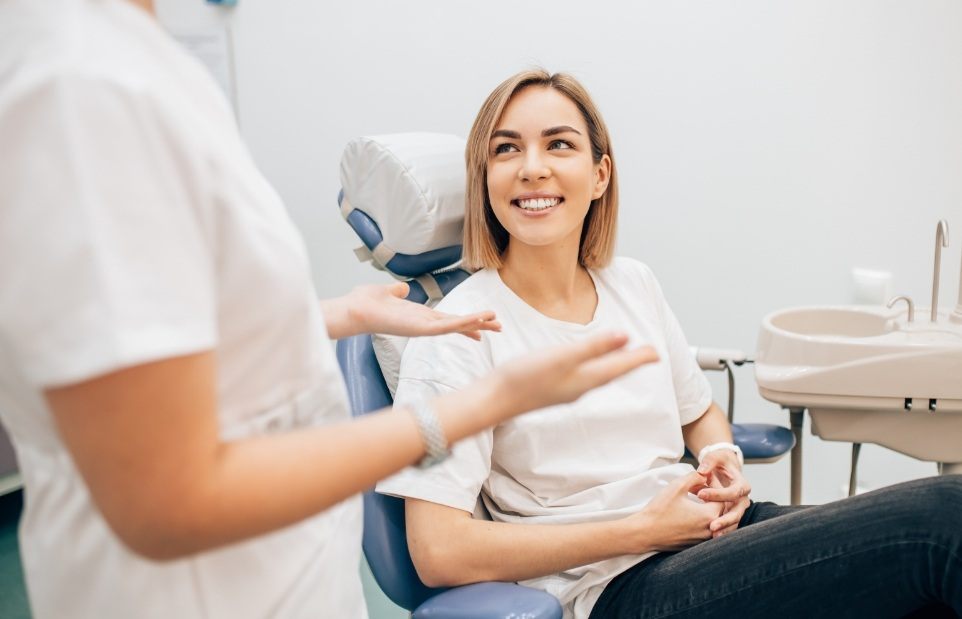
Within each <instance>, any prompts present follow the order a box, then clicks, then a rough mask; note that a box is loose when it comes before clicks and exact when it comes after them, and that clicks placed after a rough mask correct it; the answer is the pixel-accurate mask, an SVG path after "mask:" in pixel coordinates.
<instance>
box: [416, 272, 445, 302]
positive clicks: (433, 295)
mask: <svg viewBox="0 0 962 619" xmlns="http://www.w3.org/2000/svg"><path fill="white" fill-rule="evenodd" d="M414 281H416V282H417V283H419V284H421V288H424V293H425V294H426V295H428V303H429V304H432V303H435V302H437V301H440V300H441V299H443V298H444V292H443V291H442V290H441V286H440V285H438V280H436V279H434V276H433V275H431V274H430V273H425V274H424V275H421V276H420V277H415V278H414Z"/></svg>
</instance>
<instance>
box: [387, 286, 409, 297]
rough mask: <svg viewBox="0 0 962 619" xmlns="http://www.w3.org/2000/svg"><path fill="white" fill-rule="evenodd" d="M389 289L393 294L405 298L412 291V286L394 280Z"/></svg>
mask: <svg viewBox="0 0 962 619" xmlns="http://www.w3.org/2000/svg"><path fill="white" fill-rule="evenodd" d="M387 291H388V293H389V294H390V295H391V296H394V297H397V298H399V299H403V298H405V297H406V296H408V293H409V292H411V287H410V286H409V285H408V284H407V283H406V282H394V283H393V284H391V285H389V286H388V287H387Z"/></svg>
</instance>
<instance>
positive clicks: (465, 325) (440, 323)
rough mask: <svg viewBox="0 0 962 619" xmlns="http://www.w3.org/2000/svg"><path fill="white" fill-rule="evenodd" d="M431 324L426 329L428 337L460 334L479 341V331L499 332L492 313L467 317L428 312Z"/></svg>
mask: <svg viewBox="0 0 962 619" xmlns="http://www.w3.org/2000/svg"><path fill="white" fill-rule="evenodd" d="M428 311H429V312H431V314H430V315H431V317H432V319H433V322H432V324H431V326H430V328H429V329H428V335H442V334H444V333H462V334H464V335H466V336H468V337H470V338H471V339H474V340H480V339H481V331H501V323H500V322H498V320H497V319H496V318H495V315H494V312H479V313H477V314H468V315H467V316H455V315H453V314H444V313H441V312H435V311H434V310H428Z"/></svg>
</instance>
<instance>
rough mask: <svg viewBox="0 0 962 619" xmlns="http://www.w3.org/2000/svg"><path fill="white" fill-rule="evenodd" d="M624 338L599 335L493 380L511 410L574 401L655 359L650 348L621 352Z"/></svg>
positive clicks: (534, 357) (508, 367)
mask: <svg viewBox="0 0 962 619" xmlns="http://www.w3.org/2000/svg"><path fill="white" fill-rule="evenodd" d="M627 343H628V337H627V336H626V335H623V334H609V335H599V336H595V337H591V338H587V339H585V340H583V341H581V342H578V343H575V344H568V345H564V346H556V347H553V348H550V349H547V350H543V351H540V352H537V353H533V354H530V355H525V356H524V357H522V358H520V359H516V360H514V361H511V362H510V363H506V364H504V365H502V366H501V367H499V368H498V369H497V370H496V371H495V373H494V377H495V378H496V379H497V380H500V381H501V383H502V384H501V392H502V393H503V394H504V397H505V399H506V400H505V401H506V403H507V404H508V408H509V409H511V412H512V413H514V412H515V411H517V412H520V411H528V410H535V409H538V408H544V407H546V406H552V405H554V404H564V403H567V402H573V401H574V400H577V399H578V398H579V397H581V396H582V395H583V394H584V393H585V392H586V391H589V390H591V389H593V388H595V387H598V386H600V385H603V384H605V383H607V382H609V381H611V380H613V379H615V378H617V377H619V376H621V375H622V374H625V373H627V372H630V371H631V370H634V369H635V368H637V367H639V366H641V365H644V364H646V363H652V362H654V361H658V353H656V352H655V350H654V349H653V348H651V347H650V346H641V347H638V348H633V349H630V350H624V347H625V345H626V344H627Z"/></svg>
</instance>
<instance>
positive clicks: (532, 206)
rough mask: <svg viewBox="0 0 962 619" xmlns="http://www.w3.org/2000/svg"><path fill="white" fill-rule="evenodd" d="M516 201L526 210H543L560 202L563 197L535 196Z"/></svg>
mask: <svg viewBox="0 0 962 619" xmlns="http://www.w3.org/2000/svg"><path fill="white" fill-rule="evenodd" d="M514 203H515V204H517V205H518V206H520V207H521V208H523V209H524V210H526V211H543V210H545V209H546V208H551V207H552V206H557V205H558V204H560V203H561V198H533V199H530V200H515V202H514Z"/></svg>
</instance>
